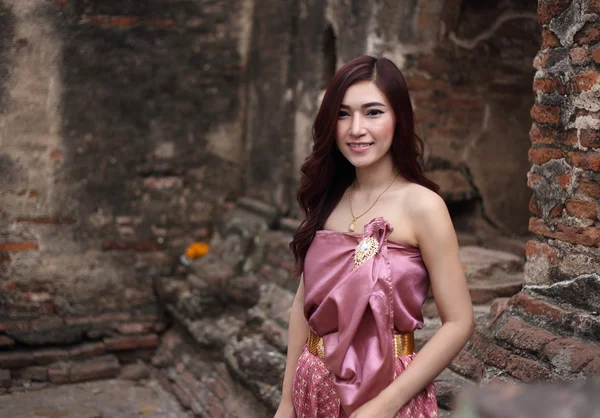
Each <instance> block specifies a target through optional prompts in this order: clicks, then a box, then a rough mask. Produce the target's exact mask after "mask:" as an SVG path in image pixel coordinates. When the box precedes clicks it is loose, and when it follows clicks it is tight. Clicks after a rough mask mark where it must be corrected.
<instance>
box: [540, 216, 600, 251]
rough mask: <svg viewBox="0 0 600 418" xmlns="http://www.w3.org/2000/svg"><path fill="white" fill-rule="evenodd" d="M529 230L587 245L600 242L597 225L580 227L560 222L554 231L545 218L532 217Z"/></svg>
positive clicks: (599, 229) (599, 230)
mask: <svg viewBox="0 0 600 418" xmlns="http://www.w3.org/2000/svg"><path fill="white" fill-rule="evenodd" d="M529 230H530V231H531V232H533V233H534V234H540V235H543V236H546V237H549V238H556V239H559V240H562V241H567V242H570V243H571V244H581V245H585V246H587V247H593V246H595V245H597V244H598V243H599V242H600V228H597V227H588V228H580V227H570V226H565V225H561V224H558V225H557V228H556V230H554V231H552V230H551V229H550V228H548V226H547V225H546V223H545V222H544V220H543V219H539V218H531V219H530V220H529Z"/></svg>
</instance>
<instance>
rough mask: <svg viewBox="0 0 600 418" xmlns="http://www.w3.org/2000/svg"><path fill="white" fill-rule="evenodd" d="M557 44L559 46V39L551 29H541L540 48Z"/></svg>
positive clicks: (553, 46) (554, 46)
mask: <svg viewBox="0 0 600 418" xmlns="http://www.w3.org/2000/svg"><path fill="white" fill-rule="evenodd" d="M557 46H560V40H559V39H558V37H557V36H556V35H555V34H554V33H553V32H552V31H551V30H548V29H543V30H542V48H541V49H546V48H556V47H557Z"/></svg>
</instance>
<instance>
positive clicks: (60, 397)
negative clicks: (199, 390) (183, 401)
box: [0, 379, 190, 418]
mask: <svg viewBox="0 0 600 418" xmlns="http://www.w3.org/2000/svg"><path fill="white" fill-rule="evenodd" d="M189 416H190V415H188V413H187V412H185V411H184V410H183V408H182V407H181V406H180V405H179V403H178V402H177V401H176V400H175V399H174V398H173V397H172V396H171V395H170V394H169V393H167V392H165V391H164V390H163V389H162V388H161V387H160V386H159V384H158V383H157V382H156V381H155V380H153V379H149V380H146V381H144V382H132V381H125V380H117V379H110V380H101V381H94V382H86V383H77V384H70V385H59V386H54V387H48V388H45V389H42V390H33V391H28V392H20V393H11V394H6V395H2V396H0V417H6V418H9V417H10V418H109V417H110V418H138V417H144V418H187V417H189Z"/></svg>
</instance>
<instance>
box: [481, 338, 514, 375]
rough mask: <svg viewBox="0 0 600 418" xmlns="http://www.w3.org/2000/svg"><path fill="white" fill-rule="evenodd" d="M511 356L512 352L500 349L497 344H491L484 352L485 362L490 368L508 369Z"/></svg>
mask: <svg viewBox="0 0 600 418" xmlns="http://www.w3.org/2000/svg"><path fill="white" fill-rule="evenodd" d="M509 356H510V351H508V350H505V349H504V348H501V347H498V346H497V345H495V344H490V345H489V346H487V347H486V349H485V350H484V351H483V361H484V362H485V363H486V364H489V365H490V366H494V367H497V368H499V369H503V368H505V367H506V362H507V360H508V357H509Z"/></svg>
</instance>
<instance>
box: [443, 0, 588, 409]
mask: <svg viewBox="0 0 600 418" xmlns="http://www.w3.org/2000/svg"><path fill="white" fill-rule="evenodd" d="M538 21H539V23H540V25H541V26H542V28H541V30H542V35H543V36H542V37H543V42H542V44H541V49H540V51H539V53H538V54H537V56H536V58H535V60H534V62H533V64H534V67H535V68H536V70H537V71H536V74H535V79H534V81H533V88H534V91H535V104H534V105H533V106H532V109H531V118H532V120H533V124H532V126H531V131H530V138H531V149H530V150H529V160H530V162H531V169H530V171H529V173H528V184H529V187H531V189H532V190H533V197H532V199H531V202H530V210H531V214H532V216H531V219H530V222H529V230H530V231H531V232H532V233H533V234H535V237H534V238H533V239H532V240H530V241H529V242H528V243H527V247H526V252H527V262H526V266H525V285H524V288H523V291H522V292H521V293H519V294H517V295H515V296H514V297H512V298H511V299H510V300H509V301H508V302H507V303H506V304H505V305H504V307H503V308H502V309H500V310H499V311H498V313H497V314H496V315H495V316H494V317H493V318H490V321H489V323H488V324H486V326H480V327H478V329H477V330H476V332H475V335H474V336H473V338H472V339H471V341H470V342H469V344H468V345H467V347H466V349H465V350H464V351H463V353H462V354H461V355H460V356H459V357H458V358H457V359H456V361H455V363H454V365H453V367H454V368H455V369H456V370H457V371H459V372H460V373H461V374H463V375H465V376H467V377H469V378H471V379H474V380H476V381H480V382H488V381H493V380H508V381H515V380H516V381H524V382H533V381H538V380H548V379H550V380H559V379H568V380H572V379H582V378H586V377H589V376H597V375H599V374H600V367H599V366H600V362H599V361H598V359H599V358H600V316H599V312H600V299H599V298H598V291H599V290H600V275H599V272H600V229H599V228H598V213H599V212H598V211H599V206H598V198H599V197H600V195H599V194H598V191H599V190H600V189H599V188H598V185H599V184H600V183H599V181H600V177H599V171H600V165H599V164H598V161H600V160H599V157H600V153H599V152H598V148H599V147H598V142H597V141H596V140H595V139H594V138H597V137H598V135H599V134H600V123H599V122H600V118H599V115H600V113H599V111H600V107H598V103H600V101H599V100H598V99H599V96H598V94H599V92H600V84H599V83H598V82H597V80H598V73H599V70H600V69H599V67H598V61H595V60H594V58H593V51H594V50H595V49H596V48H598V45H599V42H600V36H598V34H599V33H600V31H599V29H598V22H600V7H599V5H598V2H597V1H592V0H590V1H588V0H583V1H579V0H574V1H558V0H540V1H539V4H538ZM492 416H495V415H492Z"/></svg>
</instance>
